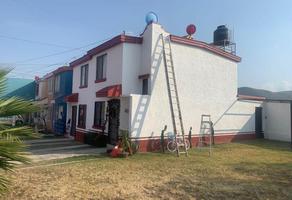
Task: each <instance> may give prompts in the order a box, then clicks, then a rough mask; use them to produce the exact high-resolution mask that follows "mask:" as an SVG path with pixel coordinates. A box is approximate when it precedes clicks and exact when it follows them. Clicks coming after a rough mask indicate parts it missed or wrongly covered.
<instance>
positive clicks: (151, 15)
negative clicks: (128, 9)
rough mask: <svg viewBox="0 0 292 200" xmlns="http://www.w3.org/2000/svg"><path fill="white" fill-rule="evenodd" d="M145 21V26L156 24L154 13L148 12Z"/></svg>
mask: <svg viewBox="0 0 292 200" xmlns="http://www.w3.org/2000/svg"><path fill="white" fill-rule="evenodd" d="M145 21H146V23H147V25H149V24H152V23H157V22H158V17H157V15H156V14H155V13H154V12H149V13H147V15H146V18H145Z"/></svg>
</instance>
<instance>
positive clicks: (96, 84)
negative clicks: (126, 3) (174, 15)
mask: <svg viewBox="0 0 292 200" xmlns="http://www.w3.org/2000/svg"><path fill="white" fill-rule="evenodd" d="M163 39H169V40H170V42H171V48H172V57H173V66H174V70H175V75H176V82H177V88H178V94H179V99H180V105H181V112H182V117H183V121H184V125H185V129H186V130H185V132H187V131H188V130H189V128H190V127H192V132H193V134H192V137H193V139H192V141H193V142H194V143H196V141H197V137H198V133H199V132H200V122H201V115H202V114H209V115H211V116H212V121H213V123H214V129H215V140H216V141H218V142H227V141H232V140H234V139H243V138H253V137H255V108H256V107H258V106H260V105H261V102H260V101H257V100H255V99H248V98H240V99H238V97H237V86H238V85H237V67H238V66H237V64H238V63H239V62H240V61H241V58H240V57H238V56H236V55H234V54H231V53H229V52H227V51H224V50H223V49H220V48H218V47H216V46H214V45H212V44H208V43H205V42H201V41H198V40H195V39H192V38H190V37H181V36H175V35H172V34H170V33H168V32H167V31H165V30H164V28H163V27H162V26H161V25H159V24H156V23H151V24H149V25H147V27H146V28H145V30H144V32H143V33H142V34H141V35H140V36H137V37H133V36H128V35H125V34H122V35H118V36H116V37H114V38H112V39H111V40H109V41H107V42H105V43H103V44H101V45H99V46H97V47H96V48H93V49H91V50H89V51H88V52H87V54H86V55H84V56H83V57H81V58H79V59H77V60H75V61H73V62H72V63H70V67H72V68H73V87H72V95H70V96H68V97H67V102H68V110H67V112H68V116H69V117H70V119H71V121H72V128H71V130H72V133H73V134H75V136H76V139H77V140H79V141H83V140H84V135H85V134H86V133H89V132H95V133H100V132H102V131H103V130H104V132H105V134H106V135H107V137H108V142H109V143H110V144H115V143H116V142H117V140H118V136H119V133H120V132H121V130H123V131H127V132H128V133H129V136H130V138H131V139H132V140H135V141H138V143H139V146H140V150H141V151H147V150H151V146H152V145H151V143H153V142H154V141H156V140H159V139H160V133H161V130H162V129H163V127H164V125H167V127H168V129H167V135H171V134H173V133H172V130H173V129H172V118H171V110H170V102H169V97H168V89H167V80H166V72H165V65H164V64H165V63H164V59H163V49H162V40H163Z"/></svg>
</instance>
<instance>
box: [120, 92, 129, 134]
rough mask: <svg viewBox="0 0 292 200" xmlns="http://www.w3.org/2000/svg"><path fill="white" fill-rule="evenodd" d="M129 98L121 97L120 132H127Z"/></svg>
mask: <svg viewBox="0 0 292 200" xmlns="http://www.w3.org/2000/svg"><path fill="white" fill-rule="evenodd" d="M129 99H130V98H129V97H121V98H120V100H121V108H120V130H126V131H129V123H130V121H129V119H130V116H129V107H130V105H129V103H130V101H129Z"/></svg>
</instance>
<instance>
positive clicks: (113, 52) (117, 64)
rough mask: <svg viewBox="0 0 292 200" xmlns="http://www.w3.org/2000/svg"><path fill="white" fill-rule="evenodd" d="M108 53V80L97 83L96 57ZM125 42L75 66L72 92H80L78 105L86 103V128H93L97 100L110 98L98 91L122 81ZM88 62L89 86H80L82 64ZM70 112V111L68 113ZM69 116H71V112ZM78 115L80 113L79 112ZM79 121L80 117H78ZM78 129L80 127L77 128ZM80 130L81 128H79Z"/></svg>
mask: <svg viewBox="0 0 292 200" xmlns="http://www.w3.org/2000/svg"><path fill="white" fill-rule="evenodd" d="M105 53H106V54H107V66H106V81H104V82H100V83H95V80H96V57H97V56H100V55H103V54H105ZM122 58H123V44H119V45H117V46H115V47H113V48H110V49H108V50H106V51H104V52H101V53H100V54H98V55H95V56H93V57H92V59H91V60H89V61H88V62H85V63H82V64H81V65H78V66H76V67H74V68H73V87H72V93H78V94H79V100H78V105H80V104H86V105H87V112H86V130H93V127H92V126H93V122H94V106H95V102H96V101H107V100H108V98H97V97H96V92H97V91H99V90H101V89H102V88H105V87H107V86H110V85H116V84H121V83H122V64H123V59H122ZM85 64H88V65H89V67H88V87H87V88H79V86H80V73H81V66H83V65H85ZM77 112H78V111H77ZM68 114H69V113H68ZM68 116H71V114H69V115H68ZM77 116H78V114H77ZM77 123H78V117H77ZM77 129H78V128H77ZM79 130H80V129H79Z"/></svg>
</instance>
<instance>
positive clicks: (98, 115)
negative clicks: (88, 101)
mask: <svg viewBox="0 0 292 200" xmlns="http://www.w3.org/2000/svg"><path fill="white" fill-rule="evenodd" d="M104 117H105V102H104V101H99V102H95V108H94V125H93V126H94V127H95V128H100V127H102V126H103V125H104Z"/></svg>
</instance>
